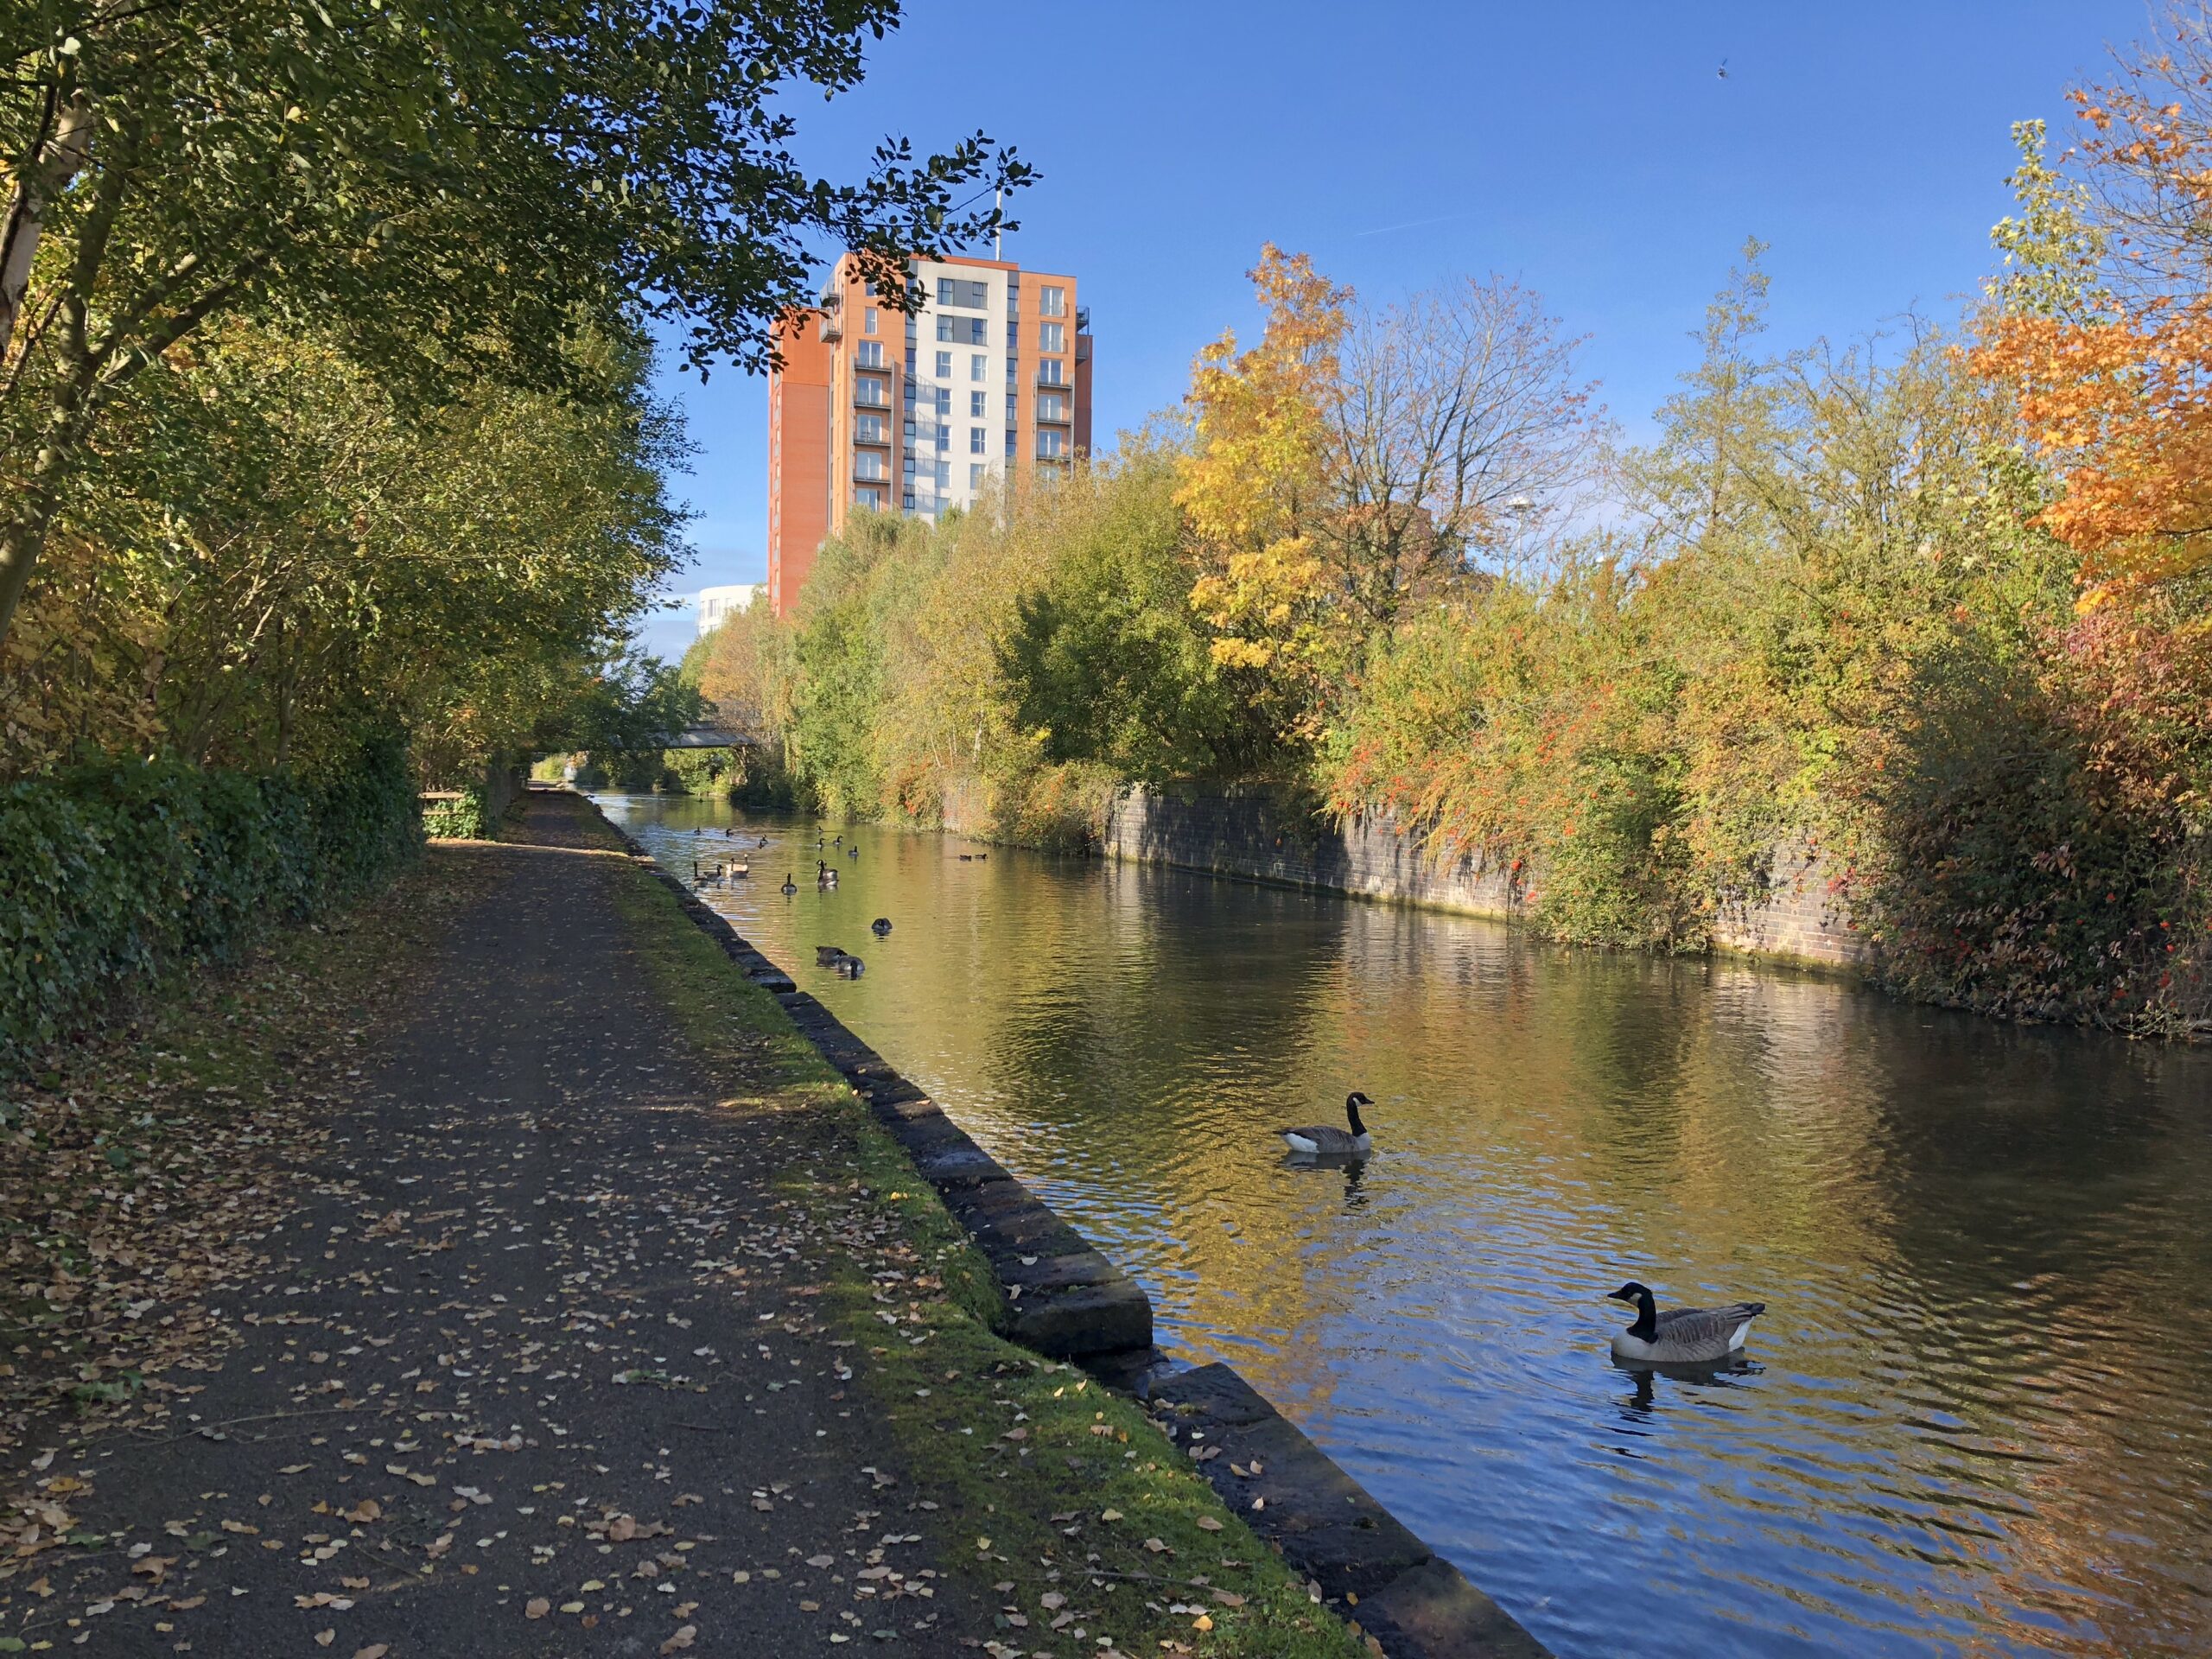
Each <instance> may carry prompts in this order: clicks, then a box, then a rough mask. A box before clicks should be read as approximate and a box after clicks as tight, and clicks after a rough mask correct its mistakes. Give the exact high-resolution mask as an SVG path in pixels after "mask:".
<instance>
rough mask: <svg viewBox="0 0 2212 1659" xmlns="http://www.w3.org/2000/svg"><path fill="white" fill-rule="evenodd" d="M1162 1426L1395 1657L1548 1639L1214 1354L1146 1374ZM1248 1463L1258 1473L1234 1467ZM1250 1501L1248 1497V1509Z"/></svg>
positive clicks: (1471, 1653)
mask: <svg viewBox="0 0 2212 1659" xmlns="http://www.w3.org/2000/svg"><path fill="white" fill-rule="evenodd" d="M1150 1398H1151V1402H1152V1403H1153V1406H1154V1410H1155V1412H1156V1414H1158V1415H1159V1416H1160V1421H1161V1426H1162V1427H1164V1428H1165V1429H1166V1430H1167V1431H1168V1433H1170V1434H1171V1435H1173V1436H1174V1437H1175V1438H1176V1439H1178V1440H1181V1441H1183V1442H1185V1443H1187V1444H1188V1445H1189V1446H1190V1447H1191V1449H1192V1451H1193V1452H1198V1453H1200V1454H1202V1455H1200V1457H1199V1459H1198V1468H1199V1470H1200V1471H1202V1472H1203V1473H1204V1474H1205V1477H1206V1478H1207V1479H1208V1480H1209V1481H1211V1483H1212V1484H1213V1487H1214V1490H1215V1491H1217V1492H1219V1493H1220V1494H1221V1496H1222V1498H1223V1500H1224V1502H1225V1503H1228V1505H1229V1506H1230V1508H1231V1509H1233V1510H1236V1511H1237V1512H1238V1513H1239V1514H1240V1515H1242V1516H1243V1517H1244V1520H1245V1522H1246V1523H1247V1524H1248V1525H1249V1526H1250V1527H1251V1529H1253V1530H1254V1531H1255V1532H1256V1533H1258V1534H1259V1535H1261V1536H1262V1538H1264V1539H1266V1540H1267V1541H1268V1543H1269V1544H1270V1545H1271V1546H1273V1547H1274V1548H1276V1549H1278V1550H1280V1551H1281V1554H1282V1557H1283V1560H1286V1561H1287V1562H1288V1563H1289V1564H1290V1565H1291V1566H1292V1567H1294V1568H1296V1569H1297V1570H1298V1571H1299V1572H1300V1573H1305V1574H1306V1577H1307V1578H1309V1579H1310V1580H1313V1582H1314V1583H1315V1584H1317V1585H1319V1586H1320V1589H1321V1593H1322V1594H1323V1595H1324V1596H1325V1597H1327V1598H1330V1599H1332V1600H1344V1599H1348V1598H1351V1597H1357V1603H1356V1604H1354V1605H1348V1606H1347V1607H1346V1609H1345V1616H1346V1617H1347V1618H1356V1619H1357V1620H1358V1621H1359V1625H1360V1628H1361V1629H1362V1630H1364V1631H1365V1632H1366V1633H1367V1634H1368V1635H1370V1636H1372V1637H1375V1639H1376V1641H1377V1642H1378V1643H1381V1644H1382V1647H1383V1651H1384V1652H1385V1653H1386V1654H1389V1655H1390V1656H1392V1659H1545V1656H1546V1653H1547V1649H1545V1648H1544V1646H1543V1645H1542V1644H1541V1643H1539V1642H1538V1641H1537V1640H1536V1639H1535V1637H1532V1636H1530V1635H1529V1633H1528V1631H1526V1630H1522V1628H1521V1626H1520V1625H1518V1624H1516V1623H1515V1622H1514V1620H1513V1618H1512V1616H1511V1615H1510V1614H1509V1613H1507V1612H1506V1611H1505V1610H1504V1609H1503V1608H1502V1607H1500V1606H1499V1605H1497V1603H1496V1602H1494V1601H1492V1600H1491V1599H1490V1598H1489V1597H1488V1596H1485V1595H1484V1594H1483V1592H1481V1591H1479V1590H1478V1589H1476V1588H1475V1587H1474V1586H1472V1585H1471V1584H1469V1583H1468V1582H1467V1580H1466V1579H1465V1577H1464V1576H1462V1575H1461V1573H1460V1572H1459V1569H1458V1568H1457V1567H1453V1566H1452V1564H1451V1563H1450V1562H1449V1561H1446V1560H1444V1559H1443V1558H1442V1557H1441V1556H1440V1555H1438V1554H1436V1553H1435V1552H1434V1551H1433V1550H1432V1549H1430V1548H1429V1547H1428V1546H1427V1544H1425V1543H1423V1542H1422V1541H1421V1540H1420V1539H1419V1538H1417V1537H1415V1536H1414V1534H1413V1533H1412V1532H1411V1531H1410V1530H1409V1529H1408V1528H1407V1527H1406V1526H1405V1524H1404V1523H1403V1522H1401V1521H1399V1520H1398V1519H1397V1518H1396V1517H1395V1516H1393V1515H1392V1514H1391V1513H1390V1512H1389V1510H1386V1509H1384V1508H1383V1506H1382V1504H1380V1503H1377V1502H1376V1500H1375V1498H1374V1497H1372V1496H1371V1495H1370V1493H1369V1492H1368V1491H1367V1489H1366V1488H1365V1487H1363V1486H1362V1485H1361V1484H1359V1483H1358V1482H1357V1481H1356V1480H1354V1479H1353V1478H1351V1476H1350V1475H1348V1474H1346V1473H1345V1472H1344V1471H1343V1470H1342V1469H1341V1468H1339V1467H1338V1465H1337V1464H1336V1463H1335V1462H1334V1461H1333V1460H1332V1459H1331V1458H1330V1457H1329V1455H1328V1453H1326V1452H1324V1451H1322V1450H1321V1448H1320V1447H1319V1446H1315V1445H1314V1444H1313V1441H1312V1440H1308V1439H1306V1436H1305V1434H1304V1433H1302V1432H1300V1429H1299V1428H1298V1427H1297V1425H1296V1424H1294V1423H1293V1422H1291V1421H1289V1420H1288V1419H1287V1418H1286V1417H1284V1416H1283V1415H1282V1414H1281V1413H1280V1412H1278V1411H1277V1410H1276V1409H1275V1408H1274V1407H1273V1406H1271V1405H1269V1404H1268V1402H1267V1401H1266V1400H1265V1399H1263V1398H1262V1397H1261V1395H1259V1394H1258V1393H1257V1392H1256V1391H1255V1389H1253V1387H1252V1385H1251V1384H1250V1383H1247V1382H1245V1380H1244V1379H1243V1377H1241V1376H1237V1374H1236V1372H1235V1371H1233V1370H1230V1368H1229V1367H1228V1366H1226V1365H1222V1364H1212V1365H1200V1366H1198V1367H1197V1368H1195V1369H1193V1370H1188V1371H1182V1372H1179V1373H1177V1374H1175V1375H1173V1376H1166V1377H1163V1378H1160V1379H1157V1380H1155V1381H1154V1383H1152V1384H1151V1389H1150ZM1255 1462H1256V1463H1257V1464H1258V1465H1260V1472H1259V1473H1258V1474H1256V1475H1253V1474H1249V1473H1247V1474H1239V1473H1237V1472H1236V1471H1237V1470H1238V1469H1244V1470H1249V1468H1250V1467H1251V1465H1253V1464H1254V1463H1255ZM1255 1500H1256V1502H1257V1507H1256V1508H1255Z"/></svg>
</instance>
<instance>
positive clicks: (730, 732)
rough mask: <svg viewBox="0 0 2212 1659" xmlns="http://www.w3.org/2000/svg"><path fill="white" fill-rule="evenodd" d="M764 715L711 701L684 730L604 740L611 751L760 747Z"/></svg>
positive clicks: (604, 747) (605, 746)
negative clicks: (626, 740) (630, 740)
mask: <svg viewBox="0 0 2212 1659" xmlns="http://www.w3.org/2000/svg"><path fill="white" fill-rule="evenodd" d="M759 725H760V716H759V715H757V714H755V713H754V712H753V710H751V709H724V708H721V706H719V705H718V704H715V703H711V702H710V703H708V704H707V705H706V706H705V707H704V708H702V709H700V711H699V722H698V724H696V726H686V727H685V728H683V730H682V731H680V732H655V733H652V734H650V735H648V736H646V737H643V738H640V739H639V741H637V742H635V743H601V744H599V745H597V746H596V747H599V748H601V749H604V750H607V751H608V752H609V753H626V752H628V751H631V750H635V749H757V748H759V747H761V739H760V733H759V731H758V729H757V728H758V727H759Z"/></svg>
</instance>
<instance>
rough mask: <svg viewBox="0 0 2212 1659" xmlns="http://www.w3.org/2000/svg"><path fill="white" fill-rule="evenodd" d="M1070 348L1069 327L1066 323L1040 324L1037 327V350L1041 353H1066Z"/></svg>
mask: <svg viewBox="0 0 2212 1659" xmlns="http://www.w3.org/2000/svg"><path fill="white" fill-rule="evenodd" d="M1067 348H1068V326H1067V324H1065V322H1040V323H1039V324H1038V325H1037V349H1038V350H1039V351H1040V352H1065V350H1067Z"/></svg>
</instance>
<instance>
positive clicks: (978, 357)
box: [968, 352, 991, 380]
mask: <svg viewBox="0 0 2212 1659" xmlns="http://www.w3.org/2000/svg"><path fill="white" fill-rule="evenodd" d="M990 365H991V359H989V358H988V357H985V356H984V355H983V354H982V353H981V352H978V353H976V354H975V356H973V357H971V358H969V359H968V378H969V379H970V380H980V379H982V378H983V377H984V376H985V375H986V374H988V372H990Z"/></svg>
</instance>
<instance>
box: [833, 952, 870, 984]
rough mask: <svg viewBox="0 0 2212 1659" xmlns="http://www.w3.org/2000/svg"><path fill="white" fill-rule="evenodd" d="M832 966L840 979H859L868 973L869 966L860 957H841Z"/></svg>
mask: <svg viewBox="0 0 2212 1659" xmlns="http://www.w3.org/2000/svg"><path fill="white" fill-rule="evenodd" d="M829 966H830V968H831V969H833V970H835V972H836V976H837V977H838V978H840V979H858V978H859V977H860V976H861V975H862V974H864V973H866V972H867V971H868V964H867V963H864V962H862V961H861V959H860V958H859V957H838V958H837V960H836V961H835V962H833V963H830V964H829Z"/></svg>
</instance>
